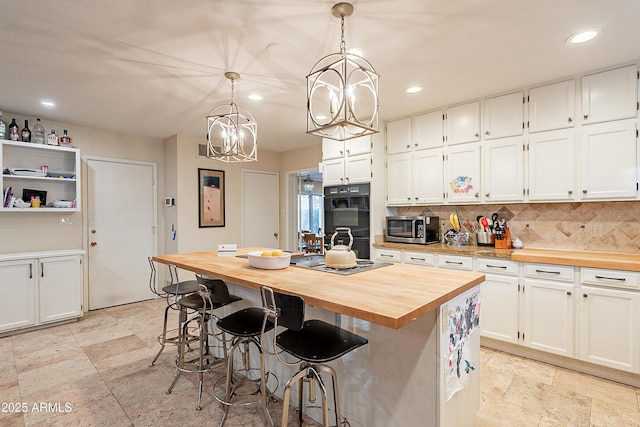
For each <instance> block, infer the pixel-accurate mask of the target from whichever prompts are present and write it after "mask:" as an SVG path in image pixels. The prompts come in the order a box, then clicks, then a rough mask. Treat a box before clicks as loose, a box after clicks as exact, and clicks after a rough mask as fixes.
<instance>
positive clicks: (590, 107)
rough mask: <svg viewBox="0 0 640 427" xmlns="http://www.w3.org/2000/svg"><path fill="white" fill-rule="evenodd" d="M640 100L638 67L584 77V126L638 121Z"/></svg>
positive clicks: (633, 66)
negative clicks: (624, 120)
mask: <svg viewBox="0 0 640 427" xmlns="http://www.w3.org/2000/svg"><path fill="white" fill-rule="evenodd" d="M637 101H638V69H637V66H636V65H629V66H626V67H621V68H616V69H613V70H608V71H603V72H600V73H594V74H589V75H586V76H584V77H582V119H583V123H585V124H590V123H599V122H604V121H610V120H620V119H629V118H636V117H638V104H637Z"/></svg>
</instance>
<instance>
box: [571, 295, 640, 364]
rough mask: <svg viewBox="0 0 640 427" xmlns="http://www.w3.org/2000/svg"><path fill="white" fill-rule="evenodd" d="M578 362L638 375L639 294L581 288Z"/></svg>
mask: <svg viewBox="0 0 640 427" xmlns="http://www.w3.org/2000/svg"><path fill="white" fill-rule="evenodd" d="M581 294H582V295H581V298H582V304H581V306H580V360H585V361H587V362H592V363H597V364H598V365H604V366H608V367H610V368H614V369H621V370H624V371H629V372H634V373H636V374H637V373H640V323H639V322H640V294H638V293H637V292H630V291H622V290H616V289H604V288H595V287H589V286H583V287H582V289H581Z"/></svg>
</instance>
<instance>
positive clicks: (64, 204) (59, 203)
mask: <svg viewBox="0 0 640 427" xmlns="http://www.w3.org/2000/svg"><path fill="white" fill-rule="evenodd" d="M53 207H54V208H72V207H73V202H70V201H68V200H54V201H53Z"/></svg>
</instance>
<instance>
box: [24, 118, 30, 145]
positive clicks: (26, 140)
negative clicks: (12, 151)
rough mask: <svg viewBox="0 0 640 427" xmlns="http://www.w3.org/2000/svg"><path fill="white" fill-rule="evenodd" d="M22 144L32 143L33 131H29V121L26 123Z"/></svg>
mask: <svg viewBox="0 0 640 427" xmlns="http://www.w3.org/2000/svg"><path fill="white" fill-rule="evenodd" d="M22 142H31V129H29V120H25V121H24V128H23V129H22Z"/></svg>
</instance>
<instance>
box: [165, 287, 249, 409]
mask: <svg viewBox="0 0 640 427" xmlns="http://www.w3.org/2000/svg"><path fill="white" fill-rule="evenodd" d="M196 280H197V283H198V285H199V290H198V292H197V293H194V294H191V295H187V296H185V297H182V298H180V299H179V300H178V301H177V303H176V305H177V306H178V308H179V309H180V317H181V319H187V318H188V317H189V316H190V315H192V314H193V317H191V318H190V319H189V320H186V321H184V322H183V324H182V332H181V333H180V335H179V340H178V357H177V358H176V374H175V377H174V378H173V382H172V383H171V385H170V386H169V388H168V389H167V394H170V393H171V391H172V390H173V387H174V386H175V385H176V383H177V382H178V379H179V378H180V376H181V375H182V374H183V373H197V374H198V380H199V381H198V401H197V404H196V410H198V411H199V410H200V409H201V406H200V402H201V400H202V385H203V382H204V373H205V372H207V371H208V370H209V369H211V367H212V366H213V364H214V362H216V359H215V357H213V355H212V354H210V352H209V336H212V335H213V336H216V337H217V335H216V334H212V333H210V332H209V330H208V324H209V320H211V319H212V318H214V319H217V318H218V317H217V316H215V314H214V313H213V311H214V310H216V309H219V308H221V307H224V306H225V305H228V304H231V303H233V302H236V301H240V300H241V299H242V298H240V297H238V296H236V295H231V294H229V289H228V287H227V284H226V283H225V282H224V280H220V279H214V278H210V277H205V276H201V275H198V274H196ZM193 322H196V323H197V327H196V331H197V332H196V333H190V332H189V328H190V327H191V324H192V323H193ZM193 341H197V342H198V350H197V351H198V354H197V356H196V357H195V358H193V359H191V360H187V358H186V353H187V347H188V346H189V344H190V343H192V342H193ZM220 341H222V347H223V358H222V359H218V361H223V362H226V359H227V349H226V346H227V343H226V338H225V336H224V334H222V336H221V338H220Z"/></svg>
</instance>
